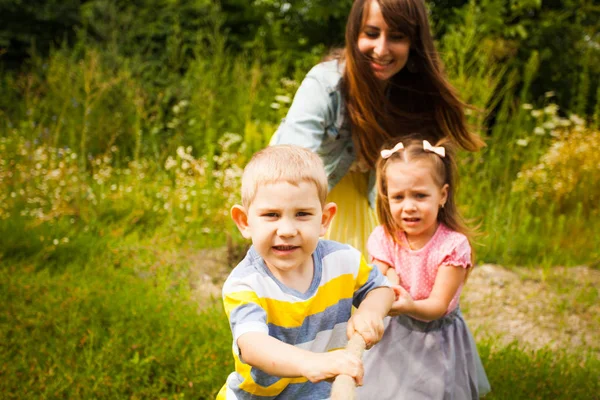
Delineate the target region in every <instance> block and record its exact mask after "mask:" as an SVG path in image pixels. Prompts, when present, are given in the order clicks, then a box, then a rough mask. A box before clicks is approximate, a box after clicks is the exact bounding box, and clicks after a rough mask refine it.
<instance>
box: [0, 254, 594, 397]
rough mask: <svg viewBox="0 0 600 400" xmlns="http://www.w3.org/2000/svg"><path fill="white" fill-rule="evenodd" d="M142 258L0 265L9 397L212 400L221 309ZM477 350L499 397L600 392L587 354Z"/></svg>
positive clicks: (223, 332)
mask: <svg viewBox="0 0 600 400" xmlns="http://www.w3.org/2000/svg"><path fill="white" fill-rule="evenodd" d="M133 250H134V249H133V248H131V249H130V252H129V253H128V254H129V258H130V265H134V264H138V265H136V268H135V270H137V272H136V271H135V270H134V269H133V268H131V267H130V266H127V265H125V266H120V267H115V266H114V265H111V264H110V263H108V262H105V260H103V259H102V258H96V259H94V260H93V261H90V262H89V263H87V264H86V265H85V266H84V267H82V266H81V265H68V266H66V267H64V268H63V269H62V270H61V271H59V272H57V271H52V270H51V269H49V268H40V267H39V266H37V265H34V264H30V263H27V262H20V263H17V262H6V261H4V262H2V263H1V264H0V303H1V304H2V305H3V307H2V312H1V313H0V332H1V333H0V343H1V345H0V360H1V361H0V391H1V392H2V393H3V398H8V399H25V398H48V399H58V398H69V399H89V398H99V399H102V398H106V399H109V398H110V399H146V398H157V399H158V398H169V399H175V398H196V399H212V398H214V396H215V394H216V392H217V391H218V389H219V388H220V386H221V385H222V384H223V383H224V382H225V378H226V376H227V374H228V373H229V372H231V371H232V370H233V362H232V356H231V347H230V346H231V343H230V340H231V339H230V333H229V327H228V325H227V321H226V318H225V316H224V313H223V311H222V309H221V307H220V305H219V304H216V305H214V306H209V307H207V308H205V309H203V310H202V311H199V310H198V306H197V304H196V303H193V302H191V301H190V297H191V296H190V293H189V290H188V288H189V286H188V285H181V284H178V285H174V284H173V283H174V282H175V281H176V279H175V278H174V277H176V276H177V274H176V272H177V266H176V265H170V266H169V265H163V266H162V267H160V268H158V269H156V268H154V269H153V268H151V266H156V264H157V263H159V262H160V260H161V257H160V254H161V253H160V251H158V252H155V253H153V254H155V256H149V255H148V254H146V253H143V252H135V251H133ZM163 251H166V246H165V248H164V249H163ZM162 258H164V257H162ZM149 271H152V273H142V272H149ZM479 350H480V354H481V357H482V360H483V362H484V365H485V368H486V372H487V374H488V376H489V379H490V381H491V385H492V388H493V392H492V393H491V394H490V395H489V396H488V397H486V398H489V399H549V398H552V399H591V398H594V396H595V395H596V394H597V393H598V392H599V390H600V385H599V382H598V379H597V377H598V375H599V374H600V361H599V360H598V359H597V358H593V357H591V356H590V355H586V353H585V350H577V351H569V352H566V351H550V350H548V349H542V350H537V351H531V350H526V349H523V348H521V347H520V346H519V344H518V343H512V344H510V345H508V346H504V345H499V341H496V340H494V339H486V340H485V341H483V342H481V343H479Z"/></svg>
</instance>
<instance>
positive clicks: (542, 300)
mask: <svg viewBox="0 0 600 400" xmlns="http://www.w3.org/2000/svg"><path fill="white" fill-rule="evenodd" d="M599 291H600V271H598V270H594V269H590V268H587V267H571V268H564V267H553V268H548V269H531V268H513V269H506V268H503V267H500V266H497V265H490V264H484V265H480V266H477V267H476V268H475V270H474V271H473V273H472V274H471V276H470V277H469V280H468V282H467V285H466V286H465V289H464V291H463V295H462V297H461V307H462V309H463V311H464V314H465V319H466V320H467V323H468V324H469V326H470V327H471V329H472V330H473V331H474V332H475V335H476V336H477V337H486V336H495V337H498V338H500V339H501V341H502V342H504V343H509V342H511V341H514V340H516V341H518V342H519V344H520V345H525V346H527V347H529V348H532V349H538V348H541V347H544V346H548V347H550V348H552V349H558V348H561V349H575V348H582V347H584V348H587V349H590V350H591V351H593V352H594V353H595V354H596V356H598V357H600V340H598V332H600V302H599V301H598V300H599Z"/></svg>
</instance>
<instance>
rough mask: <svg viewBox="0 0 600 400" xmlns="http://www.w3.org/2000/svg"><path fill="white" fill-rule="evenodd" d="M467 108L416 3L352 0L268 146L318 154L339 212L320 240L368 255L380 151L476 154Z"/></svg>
mask: <svg viewBox="0 0 600 400" xmlns="http://www.w3.org/2000/svg"><path fill="white" fill-rule="evenodd" d="M466 107H467V106H466V104H465V103H463V102H462V101H461V100H460V99H459V97H458V95H457V93H456V90H455V89H454V88H453V87H452V86H451V85H450V83H449V82H448V80H447V78H446V76H445V74H444V72H443V68H442V65H441V61H440V59H439V56H438V53H437V51H436V49H435V46H434V43H433V38H432V36H431V32H430V28H429V21H428V19H427V10H426V7H425V3H424V0H355V2H354V4H353V6H352V9H351V11H350V15H349V17H348V23H347V25H346V46H345V49H344V50H343V51H342V52H341V54H339V56H336V57H334V59H332V60H330V61H326V62H323V63H320V64H318V65H317V66H315V67H313V69H312V70H311V71H310V72H309V73H308V75H307V76H306V78H305V79H304V81H303V82H302V84H301V85H300V87H299V89H298V91H297V93H296V95H295V97H294V101H293V103H292V105H291V107H290V110H289V112H288V114H287V116H286V118H285V119H284V120H283V122H282V123H281V125H280V126H279V129H278V130H277V132H276V133H275V135H274V137H273V139H272V141H271V144H284V143H288V144H298V145H301V146H304V147H307V148H310V149H311V150H313V151H315V152H316V153H317V154H319V155H320V156H321V158H322V159H323V162H324V163H325V167H326V171H327V174H328V179H329V187H330V189H331V192H330V194H329V198H328V201H333V202H336V203H337V204H338V206H339V208H338V210H339V212H338V215H337V216H336V217H335V219H334V221H333V222H332V224H331V226H330V228H329V232H328V236H327V237H328V238H330V239H333V240H337V241H340V242H344V243H348V244H351V245H353V246H354V247H356V248H358V249H359V250H361V251H363V253H364V254H366V241H367V238H368V236H369V234H370V233H371V231H372V230H373V229H374V228H375V226H377V218H376V214H375V211H374V205H375V185H374V182H375V177H374V172H373V168H374V165H375V161H376V160H377V156H378V154H379V150H380V149H381V146H382V144H383V143H384V142H388V141H389V140H390V139H391V138H392V137H398V138H400V137H408V136H418V137H419V138H422V139H427V140H429V141H430V142H432V143H435V142H437V141H438V140H439V139H441V137H442V136H444V137H446V136H447V137H450V138H451V139H452V140H454V141H455V142H456V143H457V144H458V145H459V146H461V147H462V148H464V149H466V150H470V151H476V150H478V149H479V148H480V147H481V146H483V141H482V140H481V139H480V138H479V137H478V136H477V135H475V134H473V133H471V132H469V130H468V127H467V123H466V120H465V113H464V110H465V108H466ZM415 132H416V133H415Z"/></svg>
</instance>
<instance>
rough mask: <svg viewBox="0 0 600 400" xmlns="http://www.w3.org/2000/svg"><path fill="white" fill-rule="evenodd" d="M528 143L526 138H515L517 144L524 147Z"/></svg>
mask: <svg viewBox="0 0 600 400" xmlns="http://www.w3.org/2000/svg"><path fill="white" fill-rule="evenodd" d="M528 144H529V141H528V140H527V139H519V140H517V145H519V146H522V147H526V146H527V145H528Z"/></svg>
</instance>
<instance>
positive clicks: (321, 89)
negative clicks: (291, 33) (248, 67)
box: [271, 65, 334, 152]
mask: <svg viewBox="0 0 600 400" xmlns="http://www.w3.org/2000/svg"><path fill="white" fill-rule="evenodd" d="M318 68H322V67H320V66H319V65H317V66H316V67H315V68H313V70H311V72H309V74H308V75H307V76H306V77H305V78H304V80H303V81H302V83H301V84H300V87H299V88H298V90H297V91H296V94H295V95H294V100H293V101H292V105H291V106H290V109H289V110H288V113H287V115H286V117H285V119H284V120H283V121H282V122H281V125H279V128H277V131H276V132H275V134H274V135H273V138H272V139H271V144H272V145H273V144H295V145H299V146H302V147H305V148H308V149H310V150H312V151H314V152H317V151H318V150H319V149H320V147H321V143H322V141H323V138H324V135H325V130H326V128H327V127H328V126H329V125H331V123H332V121H333V118H334V110H333V109H332V105H331V100H330V97H329V96H330V94H329V93H328V91H327V90H326V88H325V86H324V84H323V82H321V79H320V74H319V73H318ZM315 69H317V71H315Z"/></svg>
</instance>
